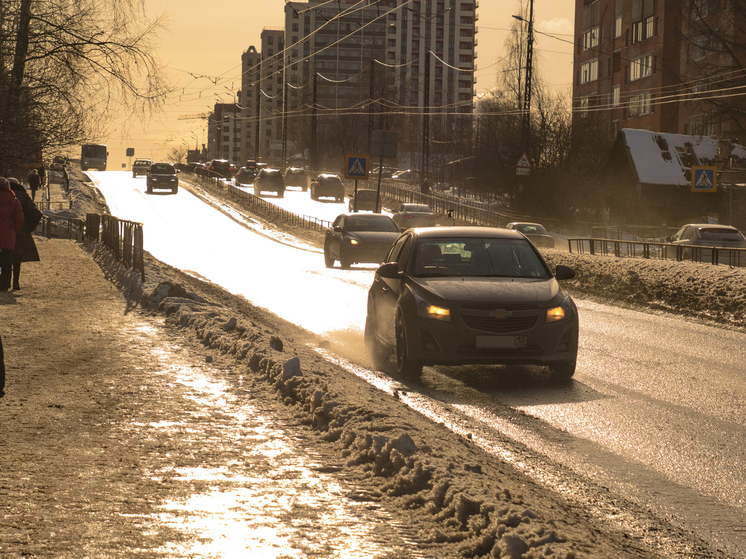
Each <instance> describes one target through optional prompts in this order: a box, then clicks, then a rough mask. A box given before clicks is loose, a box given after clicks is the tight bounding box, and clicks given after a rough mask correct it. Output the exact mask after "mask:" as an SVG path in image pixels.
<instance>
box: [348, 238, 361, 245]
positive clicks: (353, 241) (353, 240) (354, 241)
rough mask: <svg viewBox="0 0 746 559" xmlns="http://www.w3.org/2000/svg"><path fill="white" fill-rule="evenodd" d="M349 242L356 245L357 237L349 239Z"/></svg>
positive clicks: (357, 242)
mask: <svg viewBox="0 0 746 559" xmlns="http://www.w3.org/2000/svg"><path fill="white" fill-rule="evenodd" d="M350 244H351V245H356V244H359V241H358V240H357V239H350Z"/></svg>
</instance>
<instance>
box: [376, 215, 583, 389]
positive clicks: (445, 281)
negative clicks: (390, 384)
mask: <svg viewBox="0 0 746 559" xmlns="http://www.w3.org/2000/svg"><path fill="white" fill-rule="evenodd" d="M574 276H575V272H574V271H573V270H572V269H571V268H568V267H566V266H561V265H559V266H557V269H556V273H555V274H552V271H551V270H550V268H549V266H548V265H547V263H546V262H545V260H544V259H543V258H542V256H541V254H540V253H539V251H538V250H537V249H536V247H535V246H534V245H533V244H531V242H529V241H528V239H526V237H524V236H523V235H521V234H520V233H517V232H515V231H509V230H507V229H497V228H492V227H448V228H441V227H429V228H423V229H408V230H407V231H405V232H404V233H403V234H402V235H401V236H400V237H399V238H398V239H397V241H396V242H395V243H394V245H393V246H392V247H391V250H390V251H389V253H388V255H387V256H386V258H385V260H384V264H383V265H382V266H381V267H380V268H378V270H376V274H375V277H374V279H373V284H372V286H371V288H370V290H369V292H368V314H367V319H366V323H365V341H366V345H367V346H368V348H369V349H370V351H371V353H372V355H373V357H374V359H375V360H376V361H377V362H378V363H379V365H383V364H384V362H385V360H386V359H387V358H388V356H389V355H391V354H393V355H395V357H396V366H397V371H398V372H399V374H400V375H402V376H410V377H417V376H419V374H420V373H421V372H422V367H423V366H425V365H464V364H534V365H544V366H547V367H548V369H549V371H550V374H551V377H552V378H553V379H554V380H568V379H570V378H571V377H572V376H573V374H574V373H575V362H576V359H577V353H578V312H577V308H576V306H575V303H574V302H573V300H572V299H571V298H570V296H569V295H567V293H565V292H564V290H563V289H562V288H561V287H560V285H559V283H558V281H557V280H562V279H570V278H572V277H574Z"/></svg>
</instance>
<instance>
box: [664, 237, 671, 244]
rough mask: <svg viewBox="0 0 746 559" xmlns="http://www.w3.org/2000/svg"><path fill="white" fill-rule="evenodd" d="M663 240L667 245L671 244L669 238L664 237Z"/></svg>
mask: <svg viewBox="0 0 746 559" xmlns="http://www.w3.org/2000/svg"><path fill="white" fill-rule="evenodd" d="M663 240H664V241H666V242H667V243H670V242H671V237H665V238H664V239H663Z"/></svg>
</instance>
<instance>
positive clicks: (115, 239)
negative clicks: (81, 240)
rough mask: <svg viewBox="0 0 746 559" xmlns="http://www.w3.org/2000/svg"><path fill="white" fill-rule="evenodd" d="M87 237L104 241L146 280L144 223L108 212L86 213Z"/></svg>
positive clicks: (119, 257) (126, 264)
mask: <svg viewBox="0 0 746 559" xmlns="http://www.w3.org/2000/svg"><path fill="white" fill-rule="evenodd" d="M85 234H86V238H88V239H91V240H94V241H102V242H103V243H104V245H105V246H107V247H108V248H109V249H110V250H111V251H112V252H113V253H114V255H115V256H116V258H117V260H119V261H120V262H121V263H122V264H124V265H125V266H128V267H130V268H133V269H135V270H138V271H139V272H140V276H141V278H142V281H145V258H144V252H145V251H144V249H143V229H142V223H138V222H136V221H127V220H124V219H119V218H118V217H114V216H113V215H107V214H93V213H89V214H86V223H85Z"/></svg>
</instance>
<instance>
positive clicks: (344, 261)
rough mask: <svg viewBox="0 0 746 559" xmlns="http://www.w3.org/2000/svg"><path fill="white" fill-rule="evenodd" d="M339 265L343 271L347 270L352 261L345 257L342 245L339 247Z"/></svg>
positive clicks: (345, 253)
mask: <svg viewBox="0 0 746 559" xmlns="http://www.w3.org/2000/svg"><path fill="white" fill-rule="evenodd" d="M339 265H340V267H341V268H342V269H343V270H348V269H349V268H350V266H352V261H351V260H350V259H349V257H348V256H347V251H346V250H345V247H344V245H342V246H341V247H339Z"/></svg>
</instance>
